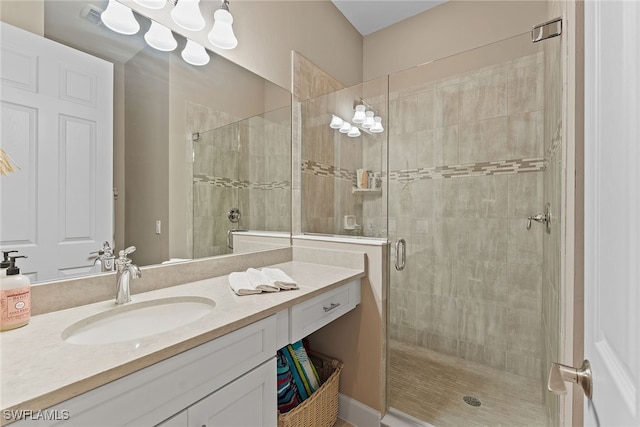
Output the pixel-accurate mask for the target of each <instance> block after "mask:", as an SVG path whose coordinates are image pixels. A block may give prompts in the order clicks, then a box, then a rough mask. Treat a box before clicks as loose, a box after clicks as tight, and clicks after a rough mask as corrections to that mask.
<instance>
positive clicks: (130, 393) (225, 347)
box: [16, 315, 277, 427]
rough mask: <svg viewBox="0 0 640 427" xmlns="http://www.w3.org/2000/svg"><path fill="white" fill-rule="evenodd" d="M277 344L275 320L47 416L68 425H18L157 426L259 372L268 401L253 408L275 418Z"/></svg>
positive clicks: (39, 423)
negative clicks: (62, 415) (62, 416)
mask: <svg viewBox="0 0 640 427" xmlns="http://www.w3.org/2000/svg"><path fill="white" fill-rule="evenodd" d="M275 342H276V316H275V315H274V316H270V317H267V318H265V319H262V320H260V321H257V322H255V323H252V324H250V325H247V326H245V327H243V328H240V329H238V330H236V331H233V332H230V333H228V334H226V335H223V336H221V337H220V338H217V339H215V340H213V341H210V342H207V343H205V344H202V345H200V346H197V347H195V348H193V349H191V350H188V351H185V352H183V353H180V354H178V355H176V356H173V357H171V358H169V359H166V360H163V361H161V362H158V363H156V364H154V365H151V366H149V367H146V368H144V369H141V370H139V371H137V372H134V373H132V374H130V375H127V376H125V377H122V378H120V379H118V380H117V381H113V382H111V383H108V384H105V385H103V386H101V387H98V388H96V389H94V390H91V391H89V392H86V393H84V394H81V395H79V396H77V397H74V398H72V399H69V400H67V401H65V402H62V403H60V404H58V405H56V406H54V407H52V408H49V409H47V410H46V413H48V414H51V413H56V412H58V413H62V412H63V411H65V412H67V413H68V414H69V419H67V420H61V421H43V420H31V419H26V420H23V421H20V422H18V423H16V425H19V426H22V425H25V426H26V425H34V426H40V427H42V426H55V425H59V426H64V427H68V426H79V427H87V426H92V427H95V426H136V427H137V426H154V425H157V424H159V423H161V422H163V421H164V420H167V419H169V418H170V417H172V416H174V415H175V414H177V413H179V412H180V411H182V410H184V409H186V408H190V407H192V405H194V404H195V403H196V402H199V401H200V400H201V399H203V398H206V397H207V396H209V397H213V394H211V393H212V392H216V391H218V390H222V389H224V387H226V386H229V385H231V384H234V382H236V381H242V382H243V383H244V382H246V381H247V379H246V378H249V379H250V380H254V381H255V376H254V375H248V374H249V373H251V372H252V371H254V370H255V371H259V372H260V373H261V374H262V375H263V376H264V378H265V384H264V386H263V388H264V390H263V392H264V396H260V397H259V399H260V401H255V402H253V404H255V405H256V406H255V407H260V405H262V404H263V402H269V406H268V407H267V408H269V409H271V410H272V412H273V416H275V415H276V408H277V406H276V404H275V402H276V400H277V394H276V393H277V392H276V385H275V380H276V367H275V362H274V358H275V354H276V351H277V348H276V344H275ZM256 368H257V369H256ZM267 371H269V372H270V374H267ZM267 377H272V382H270V383H268V384H267V383H266V380H267V379H268V378H267ZM246 391H247V394H248V396H247V397H244V398H242V399H244V401H245V403H248V401H247V399H255V398H256V394H255V393H253V392H252V391H250V390H249V389H247V390H246ZM214 394H215V393H214ZM237 397H238V398H241V397H240V396H237ZM233 408H236V407H234V406H232V407H230V408H228V409H226V410H225V411H223V412H224V415H225V416H231V415H230V413H231V412H230V411H231V410H232V409H233ZM241 415H242V414H238V416H241ZM271 418H272V417H267V419H265V424H264V425H275V424H276V423H271ZM167 425H174V424H170V423H169V424H167ZM183 425H186V424H183ZM202 425H203V424H199V425H198V427H201V426H202ZM258 425H260V424H258Z"/></svg>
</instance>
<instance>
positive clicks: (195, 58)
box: [180, 39, 210, 66]
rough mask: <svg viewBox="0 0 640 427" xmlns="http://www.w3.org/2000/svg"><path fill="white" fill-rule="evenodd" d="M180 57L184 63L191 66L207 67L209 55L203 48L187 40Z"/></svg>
mask: <svg viewBox="0 0 640 427" xmlns="http://www.w3.org/2000/svg"><path fill="white" fill-rule="evenodd" d="M180 55H181V56H182V59H184V60H185V62H188V63H189V64H191V65H197V66H201V65H207V64H208V63H209V60H210V58H209V54H208V53H207V50H206V49H205V48H204V46H202V45H200V44H198V43H196V42H194V41H193V40H189V39H187V44H186V46H185V47H184V49H183V50H182V53H181V54H180Z"/></svg>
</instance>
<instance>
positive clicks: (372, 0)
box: [331, 0, 446, 36]
mask: <svg viewBox="0 0 640 427" xmlns="http://www.w3.org/2000/svg"><path fill="white" fill-rule="evenodd" d="M331 1H332V2H333V4H335V5H336V7H337V8H338V9H339V10H340V12H342V14H343V15H344V16H345V17H346V18H347V19H348V20H349V22H351V25H353V26H354V27H355V28H356V30H358V31H359V32H360V34H362V35H363V36H366V35H369V34H371V33H375V32H376V31H378V30H381V29H383V28H385V27H388V26H389V25H392V24H395V23H396V22H400V21H402V20H404V19H407V18H409V17H411V16H413V15H417V14H419V13H421V12H424V11H425V10H427V9H430V8H432V7H435V6H437V5H439V4H442V3H444V2H445V1H446V0H331Z"/></svg>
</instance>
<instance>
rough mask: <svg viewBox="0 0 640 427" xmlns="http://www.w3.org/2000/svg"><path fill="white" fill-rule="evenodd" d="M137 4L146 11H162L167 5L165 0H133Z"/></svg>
mask: <svg viewBox="0 0 640 427" xmlns="http://www.w3.org/2000/svg"><path fill="white" fill-rule="evenodd" d="M133 1H134V2H136V3H138V4H139V5H140V6H144V7H146V8H147V9H162V8H163V7H164V5H165V4H167V0H133Z"/></svg>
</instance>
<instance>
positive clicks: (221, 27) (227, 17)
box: [209, 9, 238, 49]
mask: <svg viewBox="0 0 640 427" xmlns="http://www.w3.org/2000/svg"><path fill="white" fill-rule="evenodd" d="M213 19H214V21H213V28H211V31H210V32H209V41H210V42H211V44H212V45H214V46H215V47H217V48H220V49H233V48H235V47H236V46H238V39H237V38H236V36H235V35H234V34H233V27H232V26H231V24H233V16H231V13H229V11H228V10H226V9H218V10H216V11H215V13H214V14H213Z"/></svg>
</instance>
